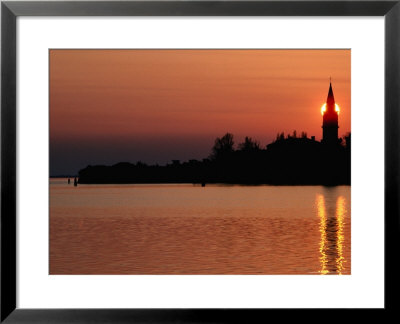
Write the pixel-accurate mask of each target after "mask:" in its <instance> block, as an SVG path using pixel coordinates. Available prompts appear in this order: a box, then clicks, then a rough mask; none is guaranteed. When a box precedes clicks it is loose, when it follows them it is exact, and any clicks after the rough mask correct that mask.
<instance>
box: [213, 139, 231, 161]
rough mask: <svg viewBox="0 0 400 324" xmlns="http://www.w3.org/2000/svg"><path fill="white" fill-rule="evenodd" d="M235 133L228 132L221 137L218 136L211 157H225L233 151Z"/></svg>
mask: <svg viewBox="0 0 400 324" xmlns="http://www.w3.org/2000/svg"><path fill="white" fill-rule="evenodd" d="M234 144H235V142H234V141H233V135H232V134H231V133H226V134H225V135H224V136H222V137H221V138H219V137H217V138H216V139H215V142H214V146H213V148H212V153H211V158H212V159H219V158H225V157H227V156H228V155H230V154H231V153H233V151H234V150H233V145H234Z"/></svg>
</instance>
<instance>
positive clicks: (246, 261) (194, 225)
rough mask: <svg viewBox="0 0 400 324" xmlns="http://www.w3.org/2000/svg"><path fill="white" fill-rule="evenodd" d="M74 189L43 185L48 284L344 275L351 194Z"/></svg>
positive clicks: (184, 187) (315, 189)
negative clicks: (55, 277) (85, 277)
mask: <svg viewBox="0 0 400 324" xmlns="http://www.w3.org/2000/svg"><path fill="white" fill-rule="evenodd" d="M71 180H73V179H71ZM72 182H73V181H71V184H70V185H68V184H67V179H50V274H350V270H351V260H350V246H351V235H350V227H351V222H350V188H351V187H349V186H337V187H322V186H225V185H207V186H206V187H201V186H197V185H192V184H156V185H153V184H142V185H139V184H137V185H78V187H74V186H73V184H72Z"/></svg>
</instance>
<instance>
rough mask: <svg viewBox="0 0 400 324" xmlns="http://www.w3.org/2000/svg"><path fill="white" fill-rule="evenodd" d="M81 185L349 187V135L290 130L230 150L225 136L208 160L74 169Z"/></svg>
mask: <svg viewBox="0 0 400 324" xmlns="http://www.w3.org/2000/svg"><path fill="white" fill-rule="evenodd" d="M79 183H82V184H117V183H118V184H128V183H194V184H196V183H198V184H203V185H205V184H211V183H226V184H276V185H278V184H279V185H349V184H350V134H348V135H347V136H345V138H344V140H342V139H339V141H338V143H336V144H333V145H332V144H326V143H323V142H318V141H316V140H315V139H314V137H312V138H308V137H307V135H306V134H305V133H303V134H302V135H301V136H300V137H297V134H296V132H293V134H291V135H287V136H286V137H285V135H284V133H281V134H279V135H277V139H276V140H275V141H274V142H273V143H271V144H269V145H267V147H266V148H265V149H261V148H260V145H259V143H258V142H257V141H253V140H252V139H251V138H249V137H246V139H245V141H244V142H243V143H240V144H239V146H238V148H237V149H236V150H235V149H234V138H233V135H232V134H230V133H227V134H225V135H224V136H223V137H221V138H217V139H216V140H215V144H214V147H213V148H212V154H211V155H210V157H209V158H206V159H203V160H202V161H199V160H189V161H187V162H184V163H181V162H180V161H179V160H173V161H172V163H171V164H167V165H165V166H159V165H147V164H145V163H142V162H137V163H135V164H133V163H129V162H121V163H117V164H115V165H112V166H104V165H96V166H91V165H89V166H87V167H86V168H84V169H82V170H80V171H79Z"/></svg>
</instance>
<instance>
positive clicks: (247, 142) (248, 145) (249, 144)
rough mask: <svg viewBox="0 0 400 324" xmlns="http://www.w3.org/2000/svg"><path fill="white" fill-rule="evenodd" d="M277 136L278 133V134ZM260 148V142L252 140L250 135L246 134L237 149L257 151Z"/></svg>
mask: <svg viewBox="0 0 400 324" xmlns="http://www.w3.org/2000/svg"><path fill="white" fill-rule="evenodd" d="M278 136H279V135H278ZM259 149H260V143H259V142H257V141H253V140H252V138H251V137H248V136H246V138H245V139H244V142H243V143H240V144H239V150H241V151H245V152H251V151H257V150H259Z"/></svg>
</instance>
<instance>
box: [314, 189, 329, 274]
mask: <svg viewBox="0 0 400 324" xmlns="http://www.w3.org/2000/svg"><path fill="white" fill-rule="evenodd" d="M316 203H317V209H318V217H319V232H320V233H321V240H320V243H319V253H320V257H319V260H320V263H321V270H320V271H319V273H321V274H327V273H329V271H328V270H327V264H328V256H327V253H326V248H327V237H326V236H327V235H326V208H325V199H324V196H323V195H317V201H316Z"/></svg>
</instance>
